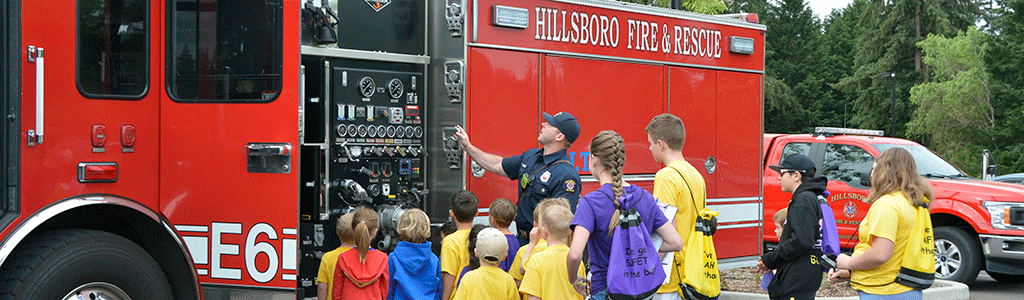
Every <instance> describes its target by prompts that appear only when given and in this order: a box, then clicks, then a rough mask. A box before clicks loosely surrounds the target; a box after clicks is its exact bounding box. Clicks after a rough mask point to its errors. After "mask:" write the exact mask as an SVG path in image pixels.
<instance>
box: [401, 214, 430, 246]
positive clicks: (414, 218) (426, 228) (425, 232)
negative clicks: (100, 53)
mask: <svg viewBox="0 0 1024 300" xmlns="http://www.w3.org/2000/svg"><path fill="white" fill-rule="evenodd" d="M396 230H397V231H398V236H399V237H401V238H402V240H403V241H406V242H410V243H417V244H419V243H423V242H425V241H426V240H427V238H429V237H430V219H429V218H428V217H427V213H425V212H423V211H422V210H420V209H418V208H413V209H410V210H408V211H406V212H405V214H402V217H400V218H398V228H397V229H396Z"/></svg>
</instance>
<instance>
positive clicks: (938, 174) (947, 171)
mask: <svg viewBox="0 0 1024 300" xmlns="http://www.w3.org/2000/svg"><path fill="white" fill-rule="evenodd" d="M872 146H874V147H875V149H878V151H885V150H888V149H889V148H892V147H900V148H903V149H907V151H910V155H912V156H914V163H915V164H917V172H918V173H921V176H924V177H925V178H946V179H963V178H972V177H971V176H969V175H967V174H964V172H961V171H960V169H957V168H956V167H954V166H953V165H951V164H949V162H946V160H944V159H942V158H941V157H939V156H938V155H936V154H935V153H934V152H932V150H930V149H928V148H925V147H924V146H921V145H893V144H872Z"/></svg>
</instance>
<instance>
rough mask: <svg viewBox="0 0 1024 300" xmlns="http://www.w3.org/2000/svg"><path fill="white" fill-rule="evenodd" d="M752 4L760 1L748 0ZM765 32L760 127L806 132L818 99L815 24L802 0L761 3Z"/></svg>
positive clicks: (817, 29) (818, 34)
mask: <svg viewBox="0 0 1024 300" xmlns="http://www.w3.org/2000/svg"><path fill="white" fill-rule="evenodd" d="M750 4H752V5H753V6H757V5H758V4H760V3H750ZM763 7H764V9H765V12H764V14H763V16H764V17H763V20H764V23H765V25H766V26H768V28H769V31H768V32H766V33H765V44H766V48H768V49H769V50H767V53H765V60H766V62H765V77H766V78H765V83H766V87H765V93H766V94H765V102H766V103H765V108H764V127H765V132H777V133H806V132H810V130H811V129H812V128H813V127H814V126H816V125H820V124H819V123H818V121H819V116H818V115H817V114H816V112H818V111H820V108H821V107H822V106H823V102H824V101H826V99H824V98H823V97H824V94H823V87H824V82H823V80H822V78H821V77H820V74H818V71H819V69H820V67H821V59H820V58H821V57H820V56H819V55H817V52H818V50H819V49H818V45H819V42H820V40H821V24H820V22H819V21H818V18H817V17H815V16H814V14H813V13H812V12H811V10H810V8H808V7H807V5H806V4H805V3H804V0H782V1H779V2H778V3H777V4H775V3H767V4H766V5H765V6H763Z"/></svg>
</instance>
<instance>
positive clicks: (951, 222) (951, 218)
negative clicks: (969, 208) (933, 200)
mask: <svg viewBox="0 0 1024 300" xmlns="http://www.w3.org/2000/svg"><path fill="white" fill-rule="evenodd" d="M931 216H932V227H933V228H934V227H942V226H951V227H956V228H960V229H961V230H963V231H964V232H967V233H968V234H970V235H973V236H977V235H978V231H977V230H974V227H973V226H971V224H970V223H967V221H964V220H963V219H961V218H960V217H957V216H955V215H951V214H945V213H937V214H931ZM979 243H980V242H979Z"/></svg>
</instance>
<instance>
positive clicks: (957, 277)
mask: <svg viewBox="0 0 1024 300" xmlns="http://www.w3.org/2000/svg"><path fill="white" fill-rule="evenodd" d="M978 248H979V247H978V243H977V242H976V241H975V239H971V237H970V235H968V234H967V233H966V232H964V231H963V230H962V229H960V228H956V227H948V226H944V227H938V228H935V278H936V279H944V280H952V281H958V282H962V283H964V284H967V283H971V282H973V281H974V279H975V278H977V277H978V272H979V271H981V261H982V260H981V251H980V250H981V249H978Z"/></svg>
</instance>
